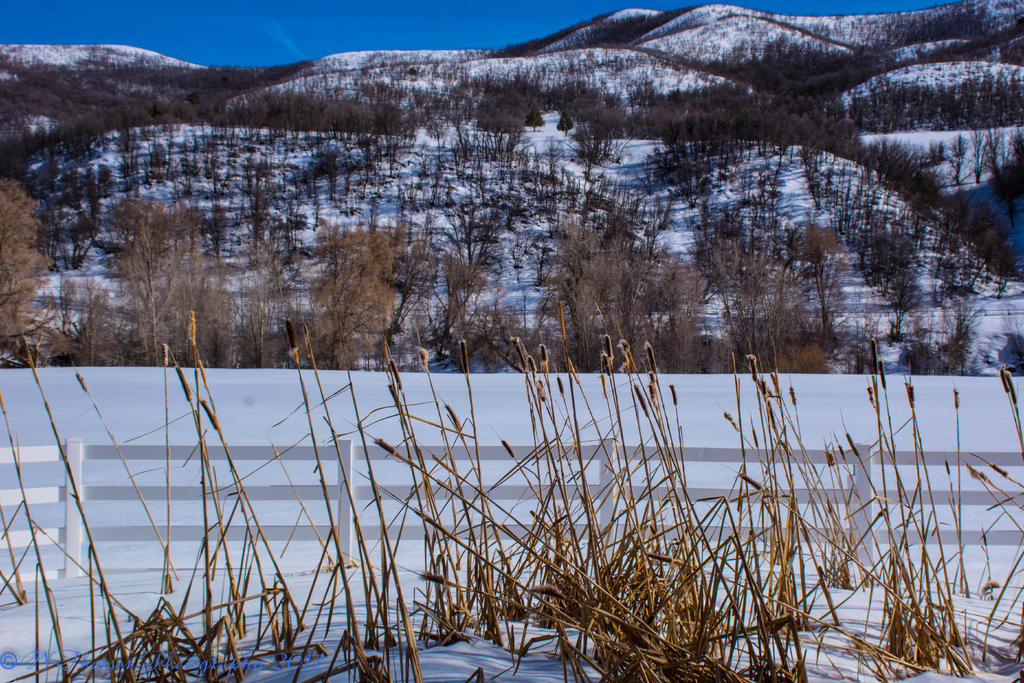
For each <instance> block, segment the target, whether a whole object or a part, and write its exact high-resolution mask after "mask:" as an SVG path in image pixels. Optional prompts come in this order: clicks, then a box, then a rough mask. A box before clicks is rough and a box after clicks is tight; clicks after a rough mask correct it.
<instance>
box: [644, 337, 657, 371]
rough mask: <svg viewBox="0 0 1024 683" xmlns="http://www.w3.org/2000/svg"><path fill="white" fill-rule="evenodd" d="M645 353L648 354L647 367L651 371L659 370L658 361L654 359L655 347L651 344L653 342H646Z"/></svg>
mask: <svg viewBox="0 0 1024 683" xmlns="http://www.w3.org/2000/svg"><path fill="white" fill-rule="evenodd" d="M644 353H646V354H647V367H648V368H650V371H651V372H657V371H658V363H657V362H655V360H654V347H653V346H651V342H644Z"/></svg>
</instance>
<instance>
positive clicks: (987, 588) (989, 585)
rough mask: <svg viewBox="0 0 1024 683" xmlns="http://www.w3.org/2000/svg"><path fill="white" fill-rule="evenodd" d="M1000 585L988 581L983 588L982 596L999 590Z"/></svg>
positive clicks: (996, 582)
mask: <svg viewBox="0 0 1024 683" xmlns="http://www.w3.org/2000/svg"><path fill="white" fill-rule="evenodd" d="M999 586H1000V584H999V582H998V581H986V582H985V585H984V586H982V587H981V592H982V594H983V595H984V594H987V593H991V592H992V591H994V590H995V589H997V588H999Z"/></svg>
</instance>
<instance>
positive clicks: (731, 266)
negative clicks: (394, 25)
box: [0, 0, 1024, 373]
mask: <svg viewBox="0 0 1024 683" xmlns="http://www.w3.org/2000/svg"><path fill="white" fill-rule="evenodd" d="M1021 16H1024V8H1022V7H1021V5H1020V3H1016V4H1014V3H999V2H991V3H980V2H975V1H974V0H969V1H967V2H961V3H956V4H953V5H946V6H941V7H937V8H932V9H929V10H921V11H917V12H908V13H902V14H892V15H867V16H858V15H853V16H846V17H789V16H785V15H775V14H770V13H765V12H760V11H754V10H746V9H744V8H739V7H732V6H725V5H710V6H704V7H697V8H690V9H686V10H676V11H672V12H660V11H655V10H649V11H638V10H637V11H634V10H629V11H622V12H616V13H612V14H610V15H603V16H602V17H598V18H596V19H594V20H591V21H589V22H583V23H581V24H578V25H576V26H573V27H569V28H567V29H566V30H564V31H561V32H558V33H556V34H554V35H553V36H549V37H546V38H541V39H538V40H535V41H531V42H528V43H524V44H522V45H517V46H511V47H509V48H506V49H503V50H495V51H485V50H477V51H410V52H403V51H381V52H361V53H341V54H338V55H332V56H329V57H325V58H322V59H319V60H316V61H311V62H303V63H298V64H292V65H285V66H280V67H274V68H269V69H235V68H211V67H203V66H198V65H193V64H188V63H185V62H180V61H179V60H174V59H172V58H169V57H164V56H162V55H156V53H147V52H145V51H133V49H129V48H115V47H108V48H99V47H94V48H89V49H86V48H83V47H81V46H46V48H45V49H43V48H42V47H39V46H0V160H2V161H0V175H2V176H3V177H4V178H5V179H4V180H2V181H0V254H2V256H3V259H2V262H0V263H2V265H0V358H2V362H3V363H5V364H9V365H18V364H21V363H23V362H24V355H25V349H26V345H27V347H28V348H32V349H33V350H35V351H37V352H38V355H39V358H40V360H41V361H42V362H46V363H50V364H55V365H60V364H74V365H133V364H142V365H159V364H161V363H162V362H163V357H164V356H163V354H164V345H166V346H167V348H168V350H169V351H170V353H171V354H173V355H174V356H175V357H177V358H180V359H182V360H187V353H188V351H187V349H188V345H189V344H188V339H187V334H188V328H189V320H190V316H191V315H194V316H195V320H196V323H197V328H198V330H199V343H200V348H201V352H202V355H203V357H204V358H205V359H207V360H208V361H209V362H210V364H211V365H216V366H223V367H239V366H241V367H273V366H279V365H281V364H283V363H285V362H286V356H285V353H286V350H287V349H286V347H287V339H286V338H285V334H284V324H285V320H286V319H291V320H294V321H301V323H302V324H303V325H305V326H306V328H307V329H308V330H309V333H310V334H309V338H310V343H311V347H312V348H311V349H310V350H311V351H312V352H313V355H314V357H315V358H316V359H317V363H318V365H319V366H321V367H325V368H334V367H339V368H340V367H351V368H368V369H374V368H381V367H383V365H384V363H385V353H384V350H383V349H384V348H385V345H386V347H387V348H388V349H389V350H390V354H391V356H393V357H394V359H395V360H396V363H398V364H399V365H400V366H402V367H403V368H409V369H415V368H417V367H419V366H420V363H421V360H420V357H419V354H418V349H419V348H420V347H421V346H422V347H424V348H426V349H427V350H428V352H429V359H428V360H429V362H430V363H431V364H433V366H434V367H436V368H437V369H448V368H452V369H454V368H457V367H458V364H459V360H458V359H459V356H460V351H459V348H460V343H461V342H462V341H463V340H465V342H466V345H467V349H468V351H469V355H470V357H471V364H472V366H473V368H475V369H479V370H501V369H509V368H512V369H515V368H516V367H517V363H518V362H519V361H518V360H517V358H518V356H517V354H516V353H515V351H514V349H515V344H514V343H513V340H521V341H522V342H523V343H524V344H526V345H527V347H529V348H539V347H540V345H541V344H544V345H545V348H546V349H547V351H546V353H549V354H551V355H552V356H553V357H560V356H561V355H563V354H564V353H565V352H566V351H568V353H569V354H570V355H571V356H572V357H573V358H574V359H579V363H580V364H581V367H580V369H581V370H596V369H599V366H600V362H601V347H602V343H603V342H602V339H603V337H604V335H605V334H607V335H610V336H611V337H612V338H614V339H619V338H625V339H630V340H634V343H637V342H643V341H648V342H650V343H651V345H652V346H653V347H654V349H655V350H656V352H657V357H658V359H659V363H660V364H661V365H662V366H663V367H662V369H663V370H666V371H671V372H731V371H732V369H733V367H734V363H735V362H736V359H742V358H743V357H744V356H745V355H747V354H751V353H753V354H757V355H758V356H759V357H760V358H763V359H770V360H771V362H772V363H773V364H774V365H775V366H777V367H779V368H780V369H782V370H789V371H797V372H864V371H870V370H872V369H873V367H872V365H871V363H872V361H871V359H870V358H869V357H868V355H867V349H868V346H869V344H868V342H869V340H871V339H872V338H877V339H878V340H879V342H880V344H881V348H880V353H881V354H882V360H883V362H884V363H886V364H887V365H888V366H889V367H891V368H895V369H901V370H909V371H912V372H915V373H989V372H995V371H996V370H997V369H998V368H999V367H1001V366H1004V365H1006V366H1011V367H1015V368H1017V367H1019V368H1024V282H1022V279H1021V275H1020V269H1019V258H1020V249H1021V247H1022V245H1024V242H1022V241H1021V239H1020V231H1019V228H1020V222H1021V220H1022V219H1021V216H1020V213H1021V208H1022V205H1021V198H1022V195H1024V132H1022V129H1021V126H1024V120H1022V119H1024V114H1022V113H1021V112H1024V95H1022V93H1024V87H1022V83H1021V79H1022V76H1021V74H1024V52H1022V49H1024V22H1019V21H1018V19H1019V18H1020V17H1021ZM968 19H969V20H968ZM737 27H743V30H742V31H738V30H737ZM739 34H742V38H739V37H737V36H738V35H739ZM697 46H700V47H699V49H698V47H697ZM563 331H564V335H565V338H566V339H567V340H568V344H567V345H563V344H562V341H561V340H562V335H563Z"/></svg>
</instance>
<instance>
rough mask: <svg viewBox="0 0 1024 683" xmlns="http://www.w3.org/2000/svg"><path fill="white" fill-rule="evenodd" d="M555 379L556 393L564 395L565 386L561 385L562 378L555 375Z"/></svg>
mask: <svg viewBox="0 0 1024 683" xmlns="http://www.w3.org/2000/svg"><path fill="white" fill-rule="evenodd" d="M555 381H556V382H557V383H558V393H559V394H561V395H562V396H565V386H563V385H562V378H561V377H556V378H555Z"/></svg>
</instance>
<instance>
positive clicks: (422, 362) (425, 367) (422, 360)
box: [420, 346, 430, 372]
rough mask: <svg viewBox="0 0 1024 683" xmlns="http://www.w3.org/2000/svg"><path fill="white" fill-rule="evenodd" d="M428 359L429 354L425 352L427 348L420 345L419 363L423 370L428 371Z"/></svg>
mask: <svg viewBox="0 0 1024 683" xmlns="http://www.w3.org/2000/svg"><path fill="white" fill-rule="evenodd" d="M429 360H430V355H429V354H428V353H427V350H426V349H425V348H423V347H422V346H421V347H420V365H422V366H423V372H430V367H429V365H428V362H429Z"/></svg>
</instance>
